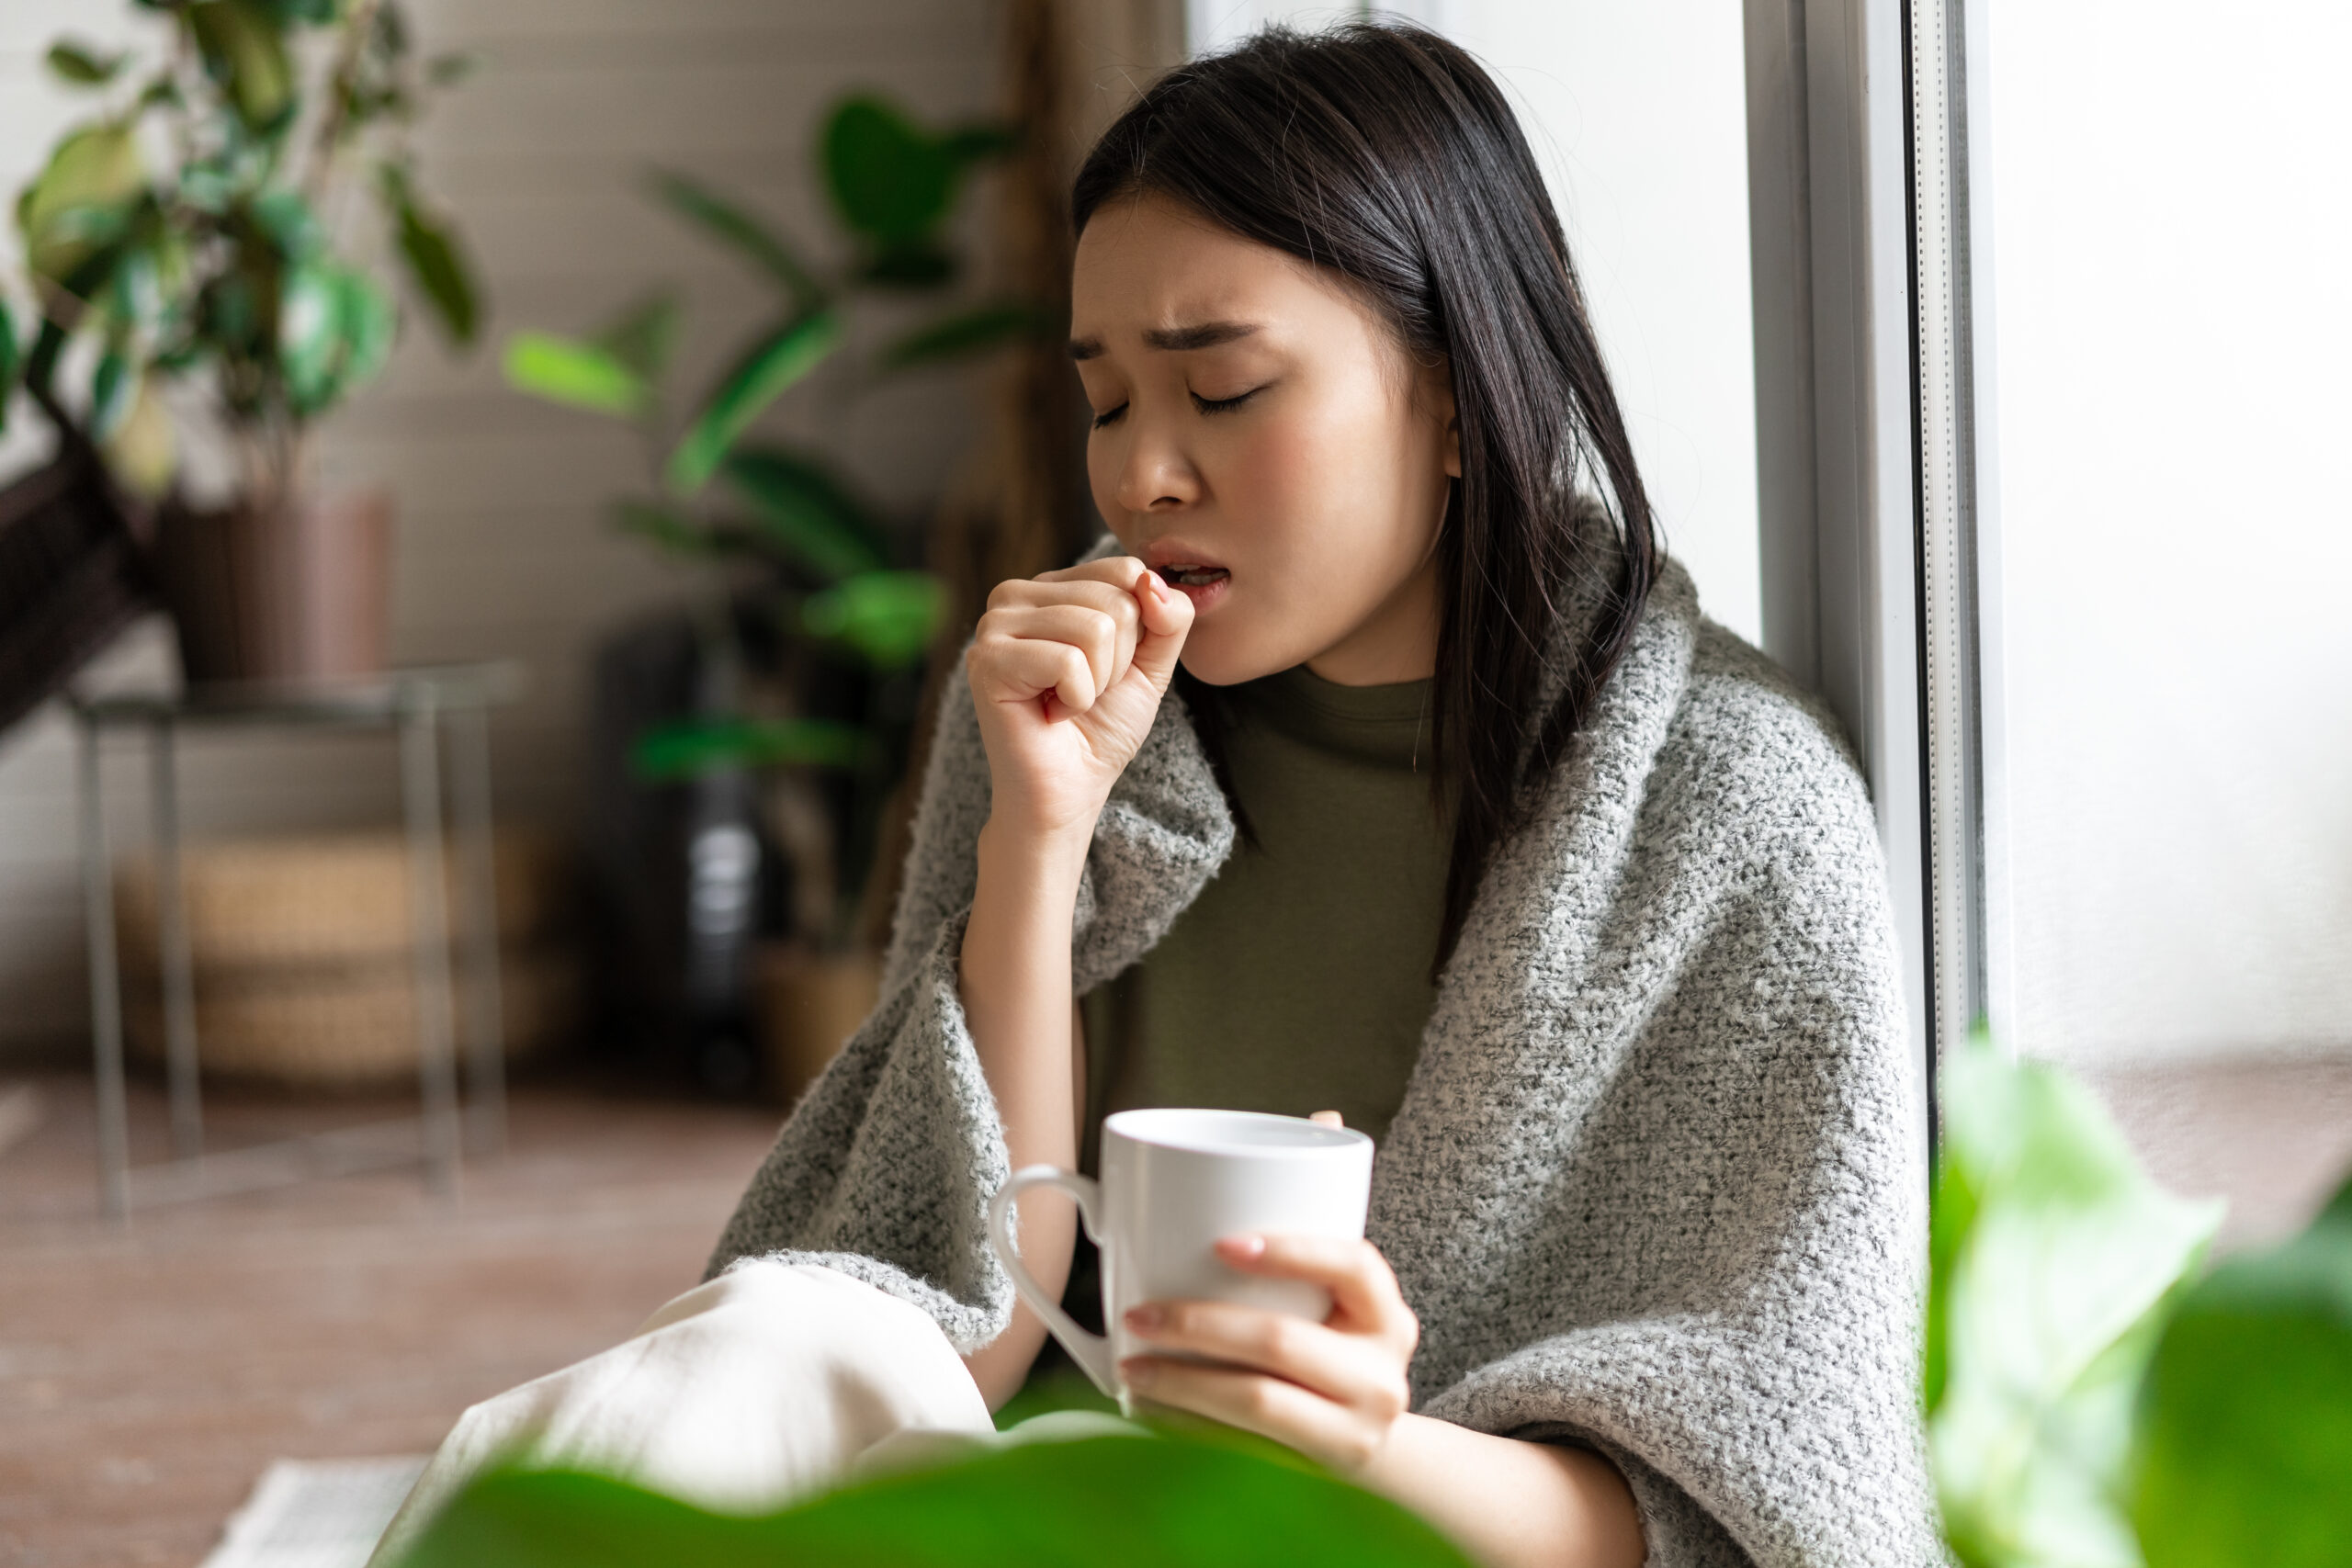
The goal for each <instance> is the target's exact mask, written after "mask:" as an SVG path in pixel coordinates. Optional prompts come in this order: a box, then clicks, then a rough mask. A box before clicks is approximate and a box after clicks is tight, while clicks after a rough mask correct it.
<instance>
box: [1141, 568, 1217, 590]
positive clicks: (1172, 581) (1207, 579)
mask: <svg viewBox="0 0 2352 1568" xmlns="http://www.w3.org/2000/svg"><path fill="white" fill-rule="evenodd" d="M1152 570H1155V571H1157V572H1159V580H1160V581H1162V582H1165V583H1167V584H1168V585H1169V586H1170V588H1206V587H1208V586H1209V585H1210V584H1211V583H1215V582H1223V581H1225V580H1226V579H1227V577H1228V576H1230V575H1231V573H1229V572H1227V570H1225V568H1223V567H1221V566H1185V565H1182V563H1178V564H1175V565H1170V566H1162V567H1155V568H1153V569H1152Z"/></svg>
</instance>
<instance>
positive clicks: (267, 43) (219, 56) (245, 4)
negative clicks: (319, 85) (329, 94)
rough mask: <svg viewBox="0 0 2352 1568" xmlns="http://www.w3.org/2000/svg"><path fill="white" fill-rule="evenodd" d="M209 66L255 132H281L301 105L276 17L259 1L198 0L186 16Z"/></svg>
mask: <svg viewBox="0 0 2352 1568" xmlns="http://www.w3.org/2000/svg"><path fill="white" fill-rule="evenodd" d="M180 15H181V16H182V17H185V18H186V19H187V28H188V32H189V34H190V36H191V37H193V38H194V39H195V40H196V47H197V51H198V53H199V54H200V55H202V56H203V58H204V68H205V71H206V73H208V74H209V75H210V76H211V77H212V79H213V80H214V81H215V82H217V83H219V84H220V90H221V91H222V92H223V93H225V94H226V95H227V96H228V98H229V102H230V103H231V105H232V106H233V107H235V109H236V111H237V118H239V119H241V120H243V122H244V125H245V129H246V130H251V131H254V132H266V131H270V130H277V129H278V128H279V127H280V125H281V124H282V122H283V121H284V120H285V119H287V118H288V117H289V116H290V115H291V114H292V113H293V110H294V107H295V99H294V67H293V62H291V61H290V60H289V59H288V57H287V53H286V40H285V38H284V36H283V34H282V32H281V30H280V28H279V25H278V20H277V16H276V15H275V13H274V12H273V11H272V10H271V9H270V8H269V7H268V6H264V5H261V4H258V3H256V0H197V4H195V5H192V6H187V8H186V9H184V10H183V11H181V12H180Z"/></svg>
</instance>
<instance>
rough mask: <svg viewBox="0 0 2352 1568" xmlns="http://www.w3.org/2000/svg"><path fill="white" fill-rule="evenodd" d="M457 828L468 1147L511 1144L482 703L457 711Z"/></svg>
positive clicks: (486, 721) (485, 1149) (480, 1149)
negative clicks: (461, 868)
mask: <svg viewBox="0 0 2352 1568" xmlns="http://www.w3.org/2000/svg"><path fill="white" fill-rule="evenodd" d="M450 719H451V722H452V724H453V725H454V726H455V728H456V730H457V734H456V736H455V737H454V739H455V744H454V745H453V747H452V748H451V756H450V759H449V760H450V764H451V769H450V771H451V773H453V774H454V775H455V777H454V780H453V783H454V784H455V785H456V790H455V793H456V795H457V802H456V804H457V808H458V840H459V842H460V845H461V853H462V855H463V858H464V864H465V884H466V885H465V904H466V1058H467V1059H466V1089H467V1094H468V1100H469V1103H468V1107H467V1122H468V1128H467V1134H468V1135H467V1140H466V1141H467V1146H468V1147H469V1149H471V1150H472V1151H473V1152H474V1153H476V1154H484V1155H487V1154H496V1153H497V1152H498V1151H499V1150H500V1149H502V1148H503V1147H504V1146H505V1144H506V1039H505V1027H506V1026H505V1017H504V1005H503V1003H504V998H503V995H502V994H501V992H500V988H499V973H498V872H497V864H496V862H495V860H494V858H493V856H494V847H493V840H492V826H491V823H492V818H491V807H490V718H489V716H488V714H486V713H485V712H484V711H483V710H482V709H481V707H480V706H478V705H477V706H472V707H466V708H460V709H458V711H457V712H456V713H454V714H452V715H451V716H450Z"/></svg>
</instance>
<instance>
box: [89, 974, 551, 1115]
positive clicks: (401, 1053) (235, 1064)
mask: <svg viewBox="0 0 2352 1568" xmlns="http://www.w3.org/2000/svg"><path fill="white" fill-rule="evenodd" d="M498 976H499V1003H500V1008H499V1010H500V1015H501V1018H502V1020H503V1023H504V1034H505V1039H506V1060H508V1061H509V1062H518V1061H526V1060H529V1059H530V1058H532V1057H534V1056H537V1055H544V1054H545V1053H546V1052H548V1050H549V1049H550V1048H552V1047H553V1046H555V1045H556V1044H558V1043H560V1042H561V1041H563V1040H564V1039H565V1038H567V1037H568V1036H569V1035H571V1033H573V1032H575V1031H576V1030H577V1029H578V1028H579V1024H580V1018H581V1005H580V994H581V972H580V964H579V961H578V960H577V959H576V958H575V957H574V956H573V955H572V954H571V953H568V952H565V951H563V950H561V949H557V948H539V949H537V950H533V951H528V952H523V951H516V950H513V949H509V950H508V951H506V952H504V953H501V954H500V957H499V965H498ZM129 1000H130V1006H129V1007H127V1008H125V1009H124V1011H123V1022H124V1025H125V1030H126V1032H127V1033H128V1034H129V1036H130V1049H131V1053H132V1055H136V1056H138V1057H139V1058H141V1060H144V1061H150V1062H153V1061H160V1060H161V1059H162V1057H163V1055H164V1008H163V1001H162V998H160V997H158V996H157V994H156V991H155V987H154V986H153V984H152V983H150V984H147V985H143V986H141V987H140V988H139V989H138V990H137V991H136V992H135V993H134V994H133V995H132V996H131V997H130V998H129ZM464 1004H465V995H464V991H463V988H462V987H459V990H458V1007H459V1009H460V1010H461V1011H460V1015H459V1016H460V1018H462V1009H463V1007H464ZM196 1039H197V1056H198V1061H199V1062H200V1063H201V1064H202V1066H203V1067H204V1070H205V1071H206V1072H207V1073H211V1074H218V1075H220V1076H222V1077H240V1078H248V1079H254V1080H260V1081H266V1082H270V1083H277V1084H284V1085H288V1086H292V1087H300V1088H308V1089H370V1088H375V1087H378V1086H380V1085H383V1084H388V1083H397V1082H400V1081H401V1080H404V1079H409V1078H413V1077H414V1076H415V1073H416V1066H417V1061H416V991H415V987H414V984H413V979H412V977H411V975H410V971H409V968H408V965H407V962H406V958H405V955H403V957H402V958H401V960H400V961H398V962H384V961H377V962H373V963H352V964H304V965H300V966H291V965H289V966H287V967H283V968H279V969H276V970H248V971H245V972H244V973H243V974H241V975H237V976H233V977H231V978H227V979H223V978H221V977H220V976H204V975H202V974H200V973H199V975H198V980H197V988H196ZM461 1049H462V1047H461Z"/></svg>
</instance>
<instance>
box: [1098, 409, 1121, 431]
mask: <svg viewBox="0 0 2352 1568" xmlns="http://www.w3.org/2000/svg"><path fill="white" fill-rule="evenodd" d="M1125 412H1127V405H1126V404H1125V403H1121V404H1120V405H1119V406H1118V407H1117V408H1114V409H1105V410H1103V412H1101V413H1098V414H1096V415H1095V416H1094V428H1095V429H1097V430H1100V429H1102V428H1103V426H1104V425H1106V424H1110V423H1114V422H1116V421H1117V419H1118V417H1119V416H1120V415H1121V414H1123V413H1125Z"/></svg>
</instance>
